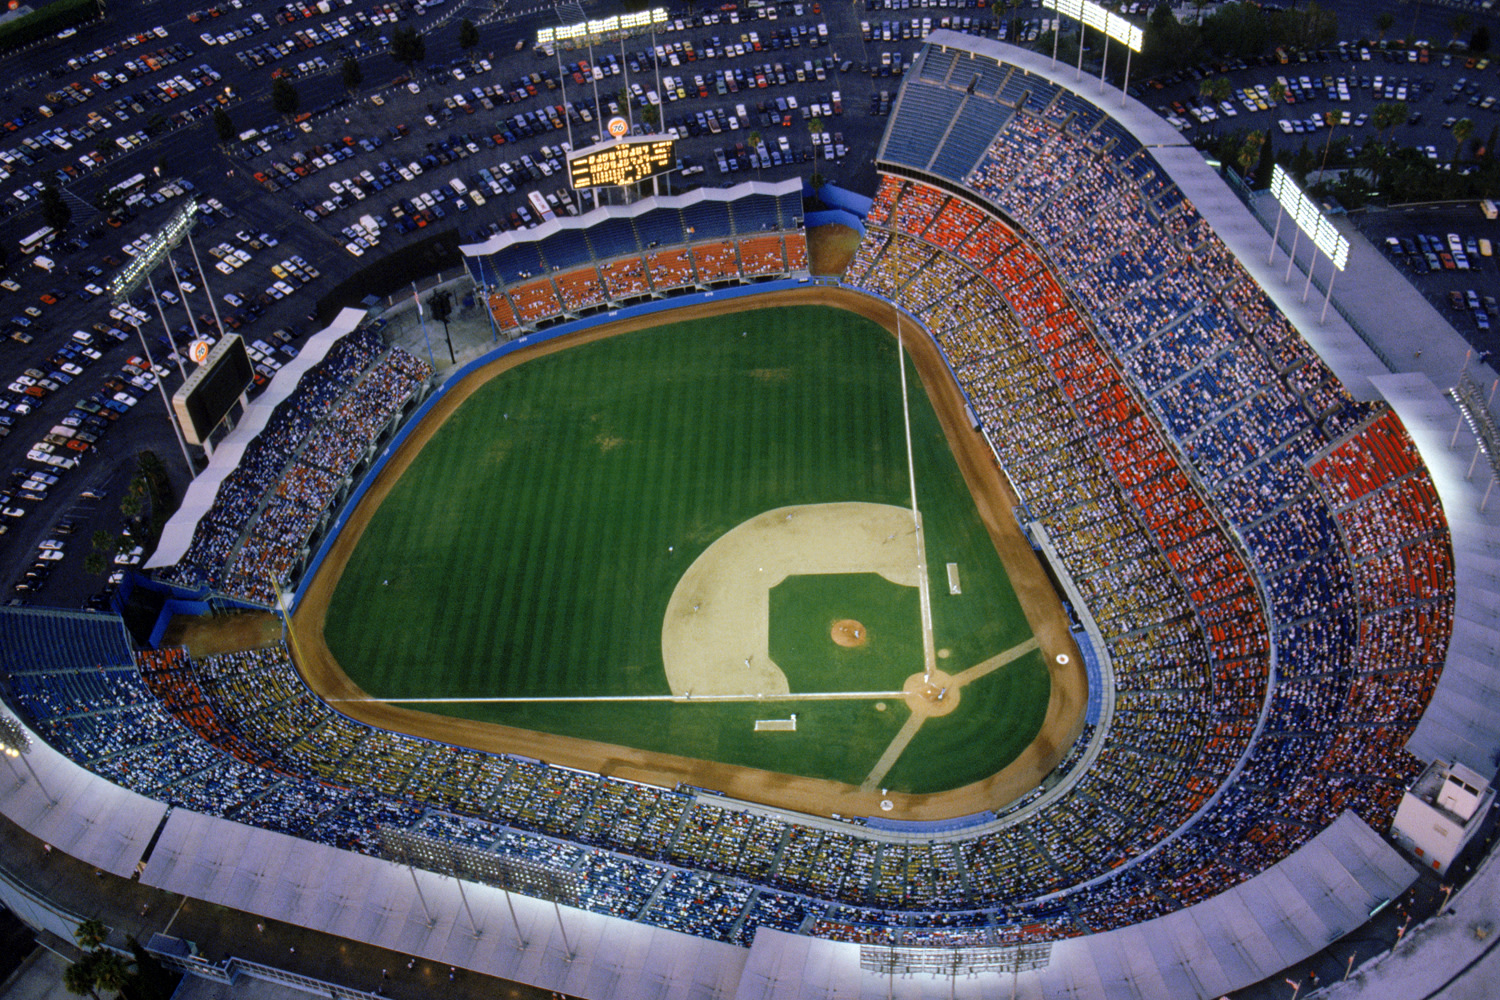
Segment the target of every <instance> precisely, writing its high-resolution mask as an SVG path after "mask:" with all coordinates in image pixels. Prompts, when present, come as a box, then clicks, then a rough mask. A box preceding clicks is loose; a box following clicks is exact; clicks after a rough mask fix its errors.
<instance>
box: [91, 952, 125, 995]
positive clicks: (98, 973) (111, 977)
mask: <svg viewBox="0 0 1500 1000" xmlns="http://www.w3.org/2000/svg"><path fill="white" fill-rule="evenodd" d="M90 957H91V958H92V959H93V963H94V970H93V971H94V984H95V985H96V986H97V987H98V988H99V989H101V990H104V991H105V992H106V993H119V992H120V991H121V990H123V989H124V988H125V986H126V984H128V983H129V981H130V967H129V966H128V965H126V964H125V960H124V959H123V958H121V957H120V956H119V955H116V954H115V953H114V952H112V951H105V950H104V949H102V948H100V949H98V950H96V951H95V952H94V954H93V955H92V956H90Z"/></svg>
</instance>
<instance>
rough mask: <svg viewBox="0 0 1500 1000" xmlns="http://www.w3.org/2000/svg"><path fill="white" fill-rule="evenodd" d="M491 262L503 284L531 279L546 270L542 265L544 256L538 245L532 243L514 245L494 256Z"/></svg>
mask: <svg viewBox="0 0 1500 1000" xmlns="http://www.w3.org/2000/svg"><path fill="white" fill-rule="evenodd" d="M490 261H491V262H492V263H493V265H494V269H495V272H494V273H495V276H496V277H498V278H499V279H500V281H501V283H503V284H510V283H511V282H512V281H515V280H517V279H519V278H526V277H530V276H531V275H534V274H541V273H542V272H543V271H545V270H546V266H545V265H543V264H542V254H541V251H540V250H539V249H538V248H537V245H536V244H535V243H532V242H529V241H528V242H525V243H512V244H511V245H510V246H508V247H505V248H504V249H502V250H501V251H500V252H499V253H496V254H492V255H491V257H490Z"/></svg>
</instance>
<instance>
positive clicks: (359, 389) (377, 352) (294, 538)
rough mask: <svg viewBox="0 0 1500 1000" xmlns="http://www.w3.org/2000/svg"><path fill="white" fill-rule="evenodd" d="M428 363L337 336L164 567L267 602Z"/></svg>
mask: <svg viewBox="0 0 1500 1000" xmlns="http://www.w3.org/2000/svg"><path fill="white" fill-rule="evenodd" d="M431 373H432V372H431V368H430V367H429V366H428V365H427V364H426V362H424V361H421V360H419V359H418V358H415V357H413V356H412V355H410V354H407V353H406V352H404V351H401V350H399V349H394V350H387V349H386V347H385V344H384V342H383V341H382V340H381V338H380V335H379V334H378V333H374V332H370V331H359V332H356V333H353V334H350V335H349V336H347V337H345V338H344V339H343V340H341V341H339V342H338V343H337V344H336V345H334V347H333V349H332V350H330V351H329V353H328V355H327V357H325V358H324V359H323V361H322V362H320V363H319V364H318V365H317V366H316V367H314V368H313V369H312V370H311V371H309V372H308V373H307V374H306V375H304V376H303V378H302V381H301V382H300V383H299V384H298V387H297V389H296V391H295V392H293V394H292V395H291V397H290V398H288V399H287V400H285V401H284V402H283V403H282V404H281V405H280V406H278V407H277V408H276V411H275V412H274V413H273V414H272V415H271V419H270V420H269V421H268V422H267V424H266V427H265V429H264V430H263V431H262V432H261V433H260V434H259V435H257V436H256V438H255V439H254V440H253V441H252V442H251V443H250V445H249V446H248V447H247V448H246V450H245V455H244V458H243V459H242V460H241V462H240V464H239V466H238V467H237V468H236V469H235V471H234V472H232V473H230V474H229V476H228V477H226V478H225V480H224V482H223V483H222V484H221V485H220V487H219V492H218V495H217V496H216V497H215V498H214V504H213V507H212V508H211V509H210V510H209V512H208V513H207V514H205V515H204V517H203V519H202V520H200V521H199V522H198V525H197V528H196V529H195V531H194V534H193V540H192V542H191V544H190V545H189V546H188V551H187V553H186V554H185V555H184V556H183V558H182V559H181V560H180V561H179V562H178V563H177V565H176V566H174V567H171V568H169V569H167V570H165V571H163V575H164V577H165V578H166V579H168V580H172V581H174V582H178V583H187V584H203V583H207V584H208V585H210V586H212V587H213V588H214V589H216V590H218V591H220V592H223V593H228V594H232V595H234V596H237V597H242V598H247V599H249V600H253V601H257V602H260V603H266V604H269V603H270V602H271V601H272V600H273V599H274V596H275V595H274V590H273V587H274V586H279V585H282V584H284V583H285V582H286V578H287V575H288V574H289V573H290V572H291V571H292V569H293V568H294V566H295V565H296V564H297V562H298V561H299V560H300V559H301V558H302V557H304V556H305V554H306V548H307V546H308V544H309V540H310V538H311V536H312V534H313V532H314V531H315V530H316V529H317V528H318V527H319V526H320V525H321V524H323V523H324V522H325V521H326V520H327V517H328V516H329V508H330V506H331V505H332V503H333V501H334V499H335V497H336V495H337V494H338V493H339V491H340V490H341V489H342V488H343V487H344V486H345V484H347V482H348V480H349V477H350V476H351V475H353V473H354V472H355V471H356V466H357V465H358V463H359V462H360V461H361V460H362V459H363V458H365V457H367V456H368V454H369V453H370V452H371V451H372V450H373V449H374V447H375V444H376V442H377V441H378V440H379V439H380V438H381V436H382V434H383V433H384V432H385V431H386V430H387V429H388V428H389V427H390V426H391V424H392V423H393V421H395V420H396V419H397V418H398V417H399V415H400V413H401V412H402V411H403V409H404V408H405V407H406V404H407V403H408V402H409V401H411V400H412V399H414V398H416V397H417V396H418V395H420V392H421V389H422V386H423V384H424V383H425V382H426V380H427V379H428V377H429V376H430V375H431Z"/></svg>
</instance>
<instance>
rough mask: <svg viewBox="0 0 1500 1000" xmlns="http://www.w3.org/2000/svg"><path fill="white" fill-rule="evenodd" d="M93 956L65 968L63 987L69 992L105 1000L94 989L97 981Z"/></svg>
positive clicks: (95, 999) (96, 999)
mask: <svg viewBox="0 0 1500 1000" xmlns="http://www.w3.org/2000/svg"><path fill="white" fill-rule="evenodd" d="M93 966H94V963H93V956H92V955H89V956H85V957H84V958H82V959H80V960H78V961H77V962H74V963H73V964H72V965H70V966H68V967H67V968H66V969H64V970H63V987H64V988H65V989H66V990H67V991H68V992H69V993H73V994H76V995H77V996H81V997H93V998H94V1000H103V998H102V997H100V996H99V994H98V993H97V992H95V990H94V986H95V985H96V981H95V979H94V968H93Z"/></svg>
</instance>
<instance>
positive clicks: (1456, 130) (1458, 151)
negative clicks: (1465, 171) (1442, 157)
mask: <svg viewBox="0 0 1500 1000" xmlns="http://www.w3.org/2000/svg"><path fill="white" fill-rule="evenodd" d="M1473 134H1474V121H1473V119H1471V118H1460V119H1459V120H1458V121H1456V122H1454V123H1453V165H1454V166H1458V158H1459V156H1461V155H1463V151H1464V143H1466V142H1468V141H1469V136H1471V135H1473Z"/></svg>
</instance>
